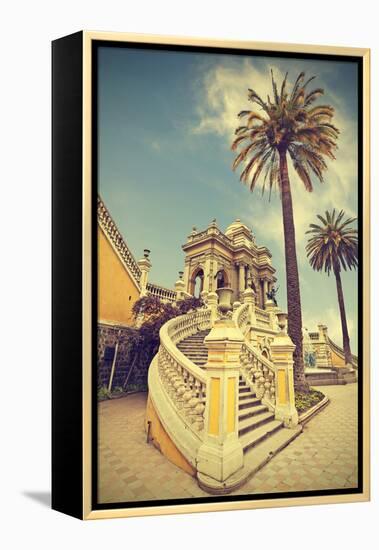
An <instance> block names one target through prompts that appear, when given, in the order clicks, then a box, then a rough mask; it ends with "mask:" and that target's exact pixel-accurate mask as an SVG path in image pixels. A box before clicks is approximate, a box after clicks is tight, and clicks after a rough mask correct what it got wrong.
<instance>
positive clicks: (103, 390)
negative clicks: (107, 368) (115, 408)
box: [97, 386, 111, 401]
mask: <svg viewBox="0 0 379 550" xmlns="http://www.w3.org/2000/svg"><path fill="white" fill-rule="evenodd" d="M110 398H111V394H110V392H109V391H108V388H107V387H106V386H100V387H99V388H98V389H97V399H98V401H103V400H104V399H110Z"/></svg>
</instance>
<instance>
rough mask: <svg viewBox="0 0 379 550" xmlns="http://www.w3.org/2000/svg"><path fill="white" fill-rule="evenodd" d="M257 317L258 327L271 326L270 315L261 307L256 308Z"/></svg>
mask: <svg viewBox="0 0 379 550" xmlns="http://www.w3.org/2000/svg"><path fill="white" fill-rule="evenodd" d="M255 316H256V318H257V324H258V325H266V326H270V314H269V313H267V311H264V310H263V309H260V308H259V307H256V308H255Z"/></svg>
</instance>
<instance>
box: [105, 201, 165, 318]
mask: <svg viewBox="0 0 379 550" xmlns="http://www.w3.org/2000/svg"><path fill="white" fill-rule="evenodd" d="M97 243H98V321H99V322H100V323H106V324H120V325H131V324H133V321H134V319H133V314H132V308H133V305H134V304H135V302H136V301H137V300H138V299H139V298H140V297H141V296H145V295H147V294H152V295H155V296H158V297H159V298H160V299H161V300H163V301H169V302H173V301H175V299H176V292H175V291H174V290H170V289H167V288H164V287H162V286H159V285H156V284H153V283H149V282H148V274H149V271H150V268H151V263H150V260H149V250H145V251H144V257H143V258H142V259H141V260H139V261H138V262H137V261H136V259H135V257H134V256H133V254H132V252H131V251H130V249H129V247H128V245H127V243H126V241H125V239H124V238H123V236H122V235H121V233H120V231H119V230H118V228H117V226H116V224H115V222H114V221H113V219H112V217H111V215H110V213H109V212H108V210H107V208H106V206H105V204H104V202H103V201H102V200H101V198H100V197H98V201H97Z"/></svg>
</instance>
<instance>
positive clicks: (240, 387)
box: [238, 384, 251, 394]
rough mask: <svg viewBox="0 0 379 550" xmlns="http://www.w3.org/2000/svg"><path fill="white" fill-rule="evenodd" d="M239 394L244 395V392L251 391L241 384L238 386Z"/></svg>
mask: <svg viewBox="0 0 379 550" xmlns="http://www.w3.org/2000/svg"><path fill="white" fill-rule="evenodd" d="M238 389H239V393H240V394H241V393H246V392H249V391H251V390H250V388H249V387H248V386H242V385H241V384H240V385H239V388H238Z"/></svg>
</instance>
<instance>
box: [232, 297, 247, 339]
mask: <svg viewBox="0 0 379 550" xmlns="http://www.w3.org/2000/svg"><path fill="white" fill-rule="evenodd" d="M233 321H234V323H235V325H236V326H237V327H238V328H239V329H240V331H241V332H242V334H245V333H246V329H247V327H248V324H249V304H242V305H241V306H240V307H239V308H238V309H236V310H235V311H234V312H233Z"/></svg>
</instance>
